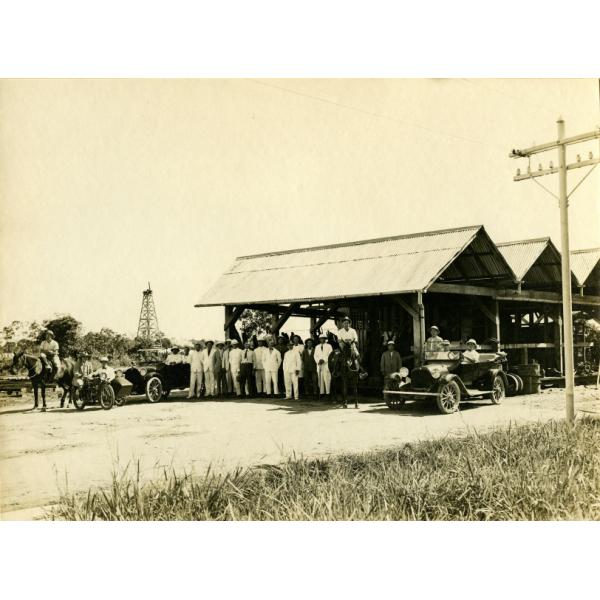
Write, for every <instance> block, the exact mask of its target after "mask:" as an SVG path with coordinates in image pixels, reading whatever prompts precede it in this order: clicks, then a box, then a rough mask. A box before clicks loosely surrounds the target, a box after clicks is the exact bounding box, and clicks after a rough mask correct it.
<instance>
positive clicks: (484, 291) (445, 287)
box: [427, 283, 496, 298]
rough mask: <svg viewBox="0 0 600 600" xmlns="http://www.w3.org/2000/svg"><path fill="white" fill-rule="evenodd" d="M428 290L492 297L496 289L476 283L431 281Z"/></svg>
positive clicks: (439, 292)
mask: <svg viewBox="0 0 600 600" xmlns="http://www.w3.org/2000/svg"><path fill="white" fill-rule="evenodd" d="M427 291H428V292H436V293H438V294H462V295H465V296H488V297H489V298H493V297H494V296H495V295H496V290H495V289H493V288H486V287H480V286H477V285H461V284H459V283H432V284H431V285H430V286H429V288H428V290H427Z"/></svg>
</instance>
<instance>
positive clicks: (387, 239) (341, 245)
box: [235, 225, 483, 260]
mask: <svg viewBox="0 0 600 600" xmlns="http://www.w3.org/2000/svg"><path fill="white" fill-rule="evenodd" d="M482 227H483V225H463V226H462V227H452V228H450V229H437V230H435V231H422V232H417V233H404V234H401V235H388V236H384V237H380V238H372V239H368V240H356V241H353V242H342V243H338V244H324V245H322V246H310V247H307V248H293V249H290V250H278V251H276V252H263V253H260V254H248V255H246V256H238V257H237V258H236V259H235V260H246V259H249V258H261V257H265V256H280V255H282V254H293V253H297V252H309V251H310V250H327V249H332V248H345V247H348V246H360V245H363V244H375V243H380V242H390V241H395V240H401V239H409V238H415V237H426V236H430V235H436V234H438V235H439V234H441V233H454V232H456V231H467V230H469V229H472V230H479V229H481V228H482Z"/></svg>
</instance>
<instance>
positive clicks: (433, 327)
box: [429, 325, 440, 333]
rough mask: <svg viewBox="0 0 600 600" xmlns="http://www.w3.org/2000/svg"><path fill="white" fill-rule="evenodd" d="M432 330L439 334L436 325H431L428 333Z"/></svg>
mask: <svg viewBox="0 0 600 600" xmlns="http://www.w3.org/2000/svg"><path fill="white" fill-rule="evenodd" d="M432 329H435V330H436V331H437V332H438V333H439V332H440V328H439V327H438V326H437V325H432V326H431V327H430V328H429V331H431V330H432Z"/></svg>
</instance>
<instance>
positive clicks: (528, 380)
mask: <svg viewBox="0 0 600 600" xmlns="http://www.w3.org/2000/svg"><path fill="white" fill-rule="evenodd" d="M521 378H522V379H523V393H524V394H539V393H540V392H541V391H542V384H541V379H542V378H541V377H540V376H539V375H522V376H521Z"/></svg>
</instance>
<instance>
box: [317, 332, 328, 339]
mask: <svg viewBox="0 0 600 600" xmlns="http://www.w3.org/2000/svg"><path fill="white" fill-rule="evenodd" d="M321 338H325V339H327V334H326V333H320V334H319V339H321Z"/></svg>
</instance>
